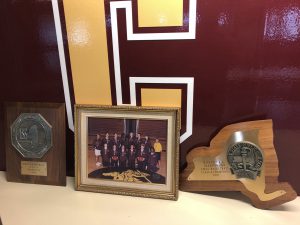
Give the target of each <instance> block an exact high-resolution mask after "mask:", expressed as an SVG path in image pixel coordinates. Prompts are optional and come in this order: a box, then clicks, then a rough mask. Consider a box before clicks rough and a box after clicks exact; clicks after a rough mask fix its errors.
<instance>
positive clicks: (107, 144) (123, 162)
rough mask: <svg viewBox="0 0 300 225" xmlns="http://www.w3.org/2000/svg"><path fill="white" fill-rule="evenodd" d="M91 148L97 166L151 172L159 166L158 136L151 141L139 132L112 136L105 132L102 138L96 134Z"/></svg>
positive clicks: (159, 145) (155, 170)
mask: <svg viewBox="0 0 300 225" xmlns="http://www.w3.org/2000/svg"><path fill="white" fill-rule="evenodd" d="M93 148H94V151H95V157H96V166H97V167H100V166H101V165H102V166H103V167H106V168H112V169H120V170H125V169H132V170H135V169H138V170H142V171H149V172H153V173H155V172H157V171H158V170H159V167H160V161H161V152H162V144H161V143H160V141H159V139H158V138H157V139H155V142H154V143H152V142H151V140H150V138H149V137H148V136H144V137H142V136H141V134H140V133H137V134H136V135H134V133H133V132H130V133H129V134H125V133H122V134H121V135H118V134H117V133H115V134H114V135H113V136H112V137H110V135H109V133H106V134H105V136H104V137H103V138H101V135H100V134H97V137H96V139H95V140H94V143H93ZM101 160H102V162H101Z"/></svg>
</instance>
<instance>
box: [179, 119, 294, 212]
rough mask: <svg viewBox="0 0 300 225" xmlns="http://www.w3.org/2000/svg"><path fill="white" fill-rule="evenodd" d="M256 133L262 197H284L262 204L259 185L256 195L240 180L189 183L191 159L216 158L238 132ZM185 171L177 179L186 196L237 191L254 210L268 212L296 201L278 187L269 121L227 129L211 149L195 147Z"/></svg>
mask: <svg viewBox="0 0 300 225" xmlns="http://www.w3.org/2000/svg"><path fill="white" fill-rule="evenodd" d="M256 129H258V130H259V137H258V138H259V144H260V146H261V148H262V151H263V154H264V176H265V186H264V187H263V192H264V193H265V194H269V193H273V192H275V191H282V192H283V193H284V192H285V194H283V195H281V196H278V197H276V198H274V199H271V200H267V201H266V200H264V201H262V200H261V199H260V196H259V192H258V191H259V189H260V188H262V187H260V184H258V182H257V191H255V192H253V191H249V189H247V188H246V186H245V184H244V183H242V182H241V180H238V179H236V180H218V181H207V180H192V181H191V180H188V177H189V175H190V174H191V173H192V172H193V171H194V169H195V166H194V161H193V160H194V159H195V158H197V157H215V156H218V155H219V154H220V153H221V152H222V151H224V149H226V142H227V140H228V138H229V137H230V136H231V135H232V134H233V133H234V132H237V131H249V130H256ZM186 159H187V163H188V166H187V168H186V169H185V170H184V171H183V173H182V174H181V176H180V190H182V191H188V192H202V191H240V192H242V193H243V194H244V195H246V196H247V197H248V198H249V199H250V200H251V202H252V204H253V205H254V206H255V207H257V208H262V209H268V208H271V207H273V206H276V205H280V204H283V203H285V202H288V201H291V200H293V199H295V198H296V197H297V194H296V192H295V191H294V190H293V188H292V187H291V186H290V185H289V184H288V183H279V182H278V176H279V169H278V159H277V156H276V151H275V148H274V145H273V130H272V120H260V121H251V122H244V123H238V124H233V125H229V126H226V127H225V128H223V129H222V130H221V131H220V132H219V133H218V134H217V135H216V136H215V137H214V138H213V139H212V141H211V143H210V147H198V148H195V149H193V150H192V151H191V152H189V154H188V155H187V158H186Z"/></svg>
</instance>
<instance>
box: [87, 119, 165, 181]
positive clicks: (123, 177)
mask: <svg viewBox="0 0 300 225" xmlns="http://www.w3.org/2000/svg"><path fill="white" fill-rule="evenodd" d="M87 154H88V156H87V160H88V177H89V178H95V179H107V180H114V181H120V182H134V183H156V184H165V183H166V174H167V167H166V164H167V163H166V161H167V121H166V120H144V119H140V120H136V119H106V118H89V120H88V151H87Z"/></svg>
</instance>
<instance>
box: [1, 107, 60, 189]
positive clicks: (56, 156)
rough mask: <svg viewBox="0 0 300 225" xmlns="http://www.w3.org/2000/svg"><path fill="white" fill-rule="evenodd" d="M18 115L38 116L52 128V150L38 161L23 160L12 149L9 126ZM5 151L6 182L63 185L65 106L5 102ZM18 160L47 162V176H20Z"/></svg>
mask: <svg viewBox="0 0 300 225" xmlns="http://www.w3.org/2000/svg"><path fill="white" fill-rule="evenodd" d="M21 113H40V114H41V115H42V116H43V117H44V118H45V119H46V120H47V122H48V123H49V124H50V125H51V126H52V143H53V145H52V147H51V148H50V149H49V150H48V152H47V153H46V154H45V155H44V156H43V157H42V158H41V159H27V158H26V159H24V158H23V156H22V155H21V154H20V153H19V152H18V151H17V150H16V149H15V148H14V147H13V146H12V144H11V135H10V133H11V132H10V126H11V125H12V123H13V122H14V121H15V120H16V119H17V117H18V116H19V115H20V114H21ZM4 126H5V129H4V132H5V149H6V169H7V181H11V182H21V183H34V184H47V185H59V186H65V185H66V136H65V130H66V127H65V105H64V104H62V103H21V102H16V103H6V104H5V124H4ZM21 161H34V162H46V163H47V176H32V175H22V174H21Z"/></svg>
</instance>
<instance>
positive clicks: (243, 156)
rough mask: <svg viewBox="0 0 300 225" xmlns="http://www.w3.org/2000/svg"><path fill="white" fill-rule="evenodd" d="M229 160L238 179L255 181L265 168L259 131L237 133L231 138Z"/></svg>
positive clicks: (228, 152)
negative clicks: (259, 141) (259, 142)
mask: <svg viewBox="0 0 300 225" xmlns="http://www.w3.org/2000/svg"><path fill="white" fill-rule="evenodd" d="M228 146H229V147H228V150H227V160H228V163H229V165H230V169H231V172H232V173H233V174H235V175H236V176H237V178H248V179H251V180H255V179H256V177H257V176H260V173H261V168H262V166H263V153H262V150H261V149H260V147H259V144H258V131H250V132H249V131H247V132H235V133H234V134H233V135H232V137H231V138H230V141H229V144H228Z"/></svg>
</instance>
